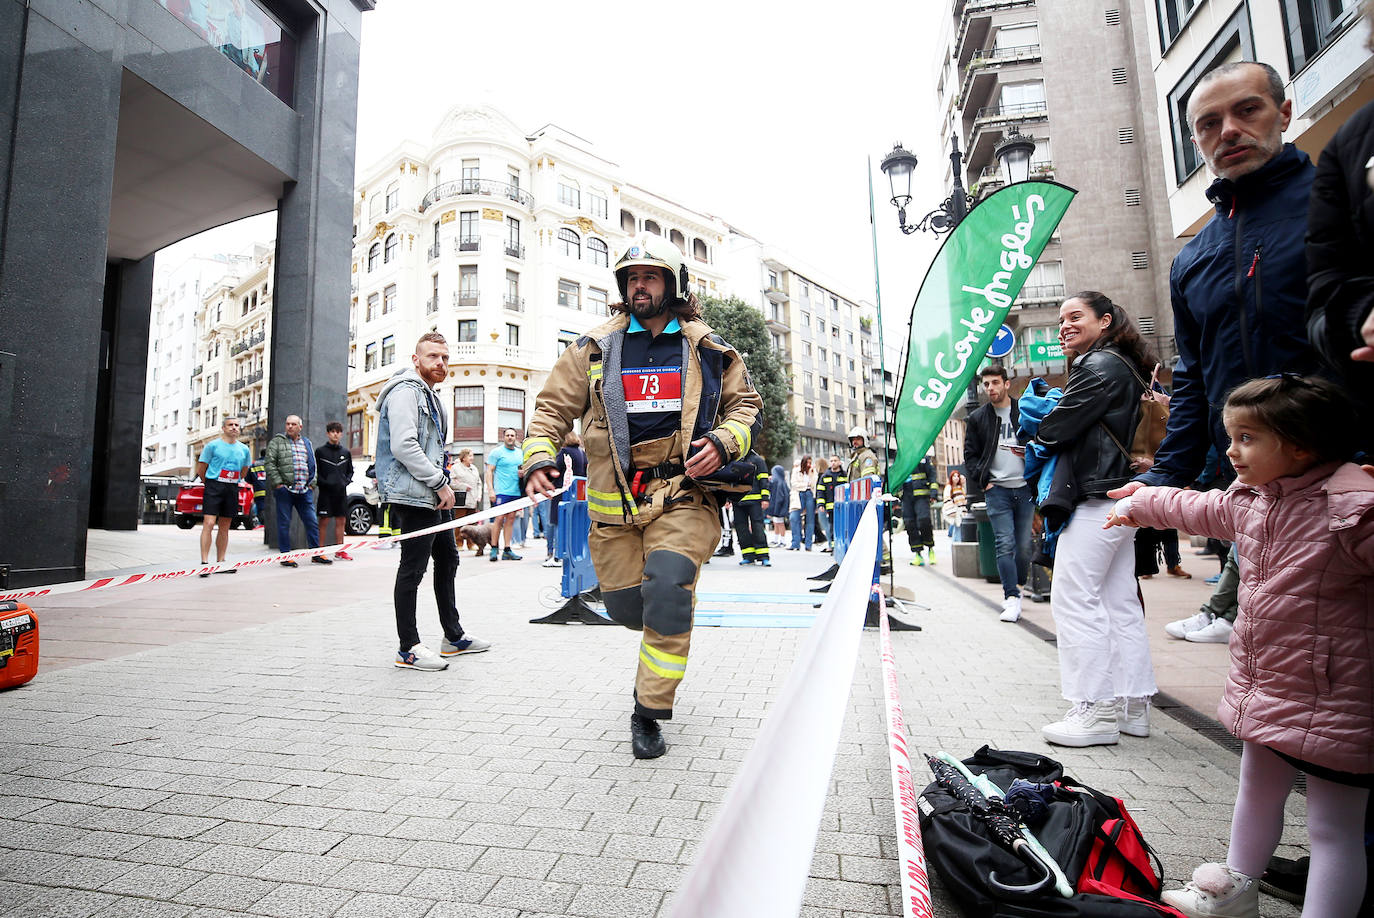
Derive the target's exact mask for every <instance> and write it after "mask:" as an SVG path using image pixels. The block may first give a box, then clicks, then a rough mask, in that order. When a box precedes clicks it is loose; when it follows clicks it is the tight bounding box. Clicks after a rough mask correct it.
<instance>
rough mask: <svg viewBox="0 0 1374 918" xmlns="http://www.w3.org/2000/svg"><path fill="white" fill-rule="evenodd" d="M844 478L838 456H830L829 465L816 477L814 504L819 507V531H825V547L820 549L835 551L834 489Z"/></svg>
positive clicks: (843, 481) (842, 482)
mask: <svg viewBox="0 0 1374 918" xmlns="http://www.w3.org/2000/svg"><path fill="white" fill-rule="evenodd" d="M845 480H846V479H845V477H844V467H843V466H841V465H840V457H839V456H831V457H830V467H829V468H827V469H826V470H825V471H824V472H821V475H820V477H819V478H817V479H816V506H817V507H819V508H820V511H821V531H822V532H824V533H825V548H822V549H821V551H825V552H831V553H834V551H835V489H836V488H838V487H839V486H840V485H842V484H844V483H845Z"/></svg>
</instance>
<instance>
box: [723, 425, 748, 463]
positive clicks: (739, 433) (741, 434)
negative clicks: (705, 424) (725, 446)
mask: <svg viewBox="0 0 1374 918" xmlns="http://www.w3.org/2000/svg"><path fill="white" fill-rule="evenodd" d="M721 426H722V427H724V428H725V429H726V430H728V431H730V433H732V434H734V435H735V440H736V441H737V442H738V443H739V454H740V455H741V456H744V455H745V454H746V453H748V452H749V447H750V446H751V445H753V437H751V436H750V434H749V428H748V427H746V426H745V425H743V424H741V423H740V422H739V421H734V420H726V421H724V422H723V423H722V424H721Z"/></svg>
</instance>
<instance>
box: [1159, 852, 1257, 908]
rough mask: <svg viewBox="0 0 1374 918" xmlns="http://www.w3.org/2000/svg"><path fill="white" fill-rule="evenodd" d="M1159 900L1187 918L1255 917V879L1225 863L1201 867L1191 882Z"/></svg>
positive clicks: (1195, 872)
mask: <svg viewBox="0 0 1374 918" xmlns="http://www.w3.org/2000/svg"><path fill="white" fill-rule="evenodd" d="M1160 898H1162V899H1163V900H1164V902H1165V903H1166V904H1168V905H1172V906H1173V907H1174V908H1176V909H1178V910H1179V911H1180V912H1182V913H1183V914H1185V915H1187V916H1188V918H1259V880H1258V879H1256V878H1255V877H1247V876H1246V875H1245V874H1243V873H1237V872H1236V871H1234V870H1232V869H1231V868H1230V867H1227V866H1226V865H1225V864H1203V865H1202V866H1201V867H1199V868H1197V869H1196V870H1194V871H1193V881H1192V882H1191V883H1189V884H1188V885H1187V886H1184V887H1183V888H1182V889H1171V890H1169V891H1168V892H1166V893H1164V895H1163V896H1161V897H1160Z"/></svg>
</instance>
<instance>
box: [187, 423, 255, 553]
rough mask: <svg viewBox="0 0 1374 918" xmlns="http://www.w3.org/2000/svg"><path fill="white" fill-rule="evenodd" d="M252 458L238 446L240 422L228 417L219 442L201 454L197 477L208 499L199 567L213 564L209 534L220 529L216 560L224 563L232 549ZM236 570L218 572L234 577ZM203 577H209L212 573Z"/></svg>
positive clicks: (204, 503) (213, 443)
mask: <svg viewBox="0 0 1374 918" xmlns="http://www.w3.org/2000/svg"><path fill="white" fill-rule="evenodd" d="M251 458H252V457H251V455H250V453H249V452H248V447H246V446H244V445H243V444H242V443H240V442H239V419H238V418H236V417H233V416H232V415H228V416H226V417H225V418H224V423H223V424H221V425H220V436H219V439H218V440H211V441H210V442H209V443H206V444H205V448H204V449H202V450H201V451H200V459H199V461H197V462H196V477H197V478H199V479H200V480H201V481H203V482H205V499H204V500H203V501H201V512H202V513H203V514H204V520H203V522H202V523H201V526H200V563H201V564H209V563H210V560H209V559H210V532H211V530H213V529H214V528H215V527H216V526H217V525H218V527H219V535H218V536H216V538H215V560H216V561H223V560H224V553H225V552H226V551H227V550H228V548H229V527H230V526H231V525H232V524H233V522H234V517H235V516H238V515H239V507H240V504H239V482H240V481H242V480H243V474H244V472H245V471H246V470H247V468H248V464H249V461H250V459H251ZM234 570H235V569H234V568H232V567H230V568H225V569H224V570H220V571H216V572H215V573H218V574H232V573H234ZM200 576H202V577H208V576H210V573H209V571H206V572H205V573H202V574H201V575H200Z"/></svg>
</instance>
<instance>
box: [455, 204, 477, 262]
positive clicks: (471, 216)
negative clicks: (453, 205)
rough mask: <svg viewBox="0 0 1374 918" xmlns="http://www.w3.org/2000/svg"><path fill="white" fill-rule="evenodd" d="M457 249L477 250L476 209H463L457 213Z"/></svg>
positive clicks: (461, 250)
mask: <svg viewBox="0 0 1374 918" xmlns="http://www.w3.org/2000/svg"><path fill="white" fill-rule="evenodd" d="M458 251H460V252H475V251H477V211H475V210H465V211H463V212H462V213H460V214H458Z"/></svg>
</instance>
